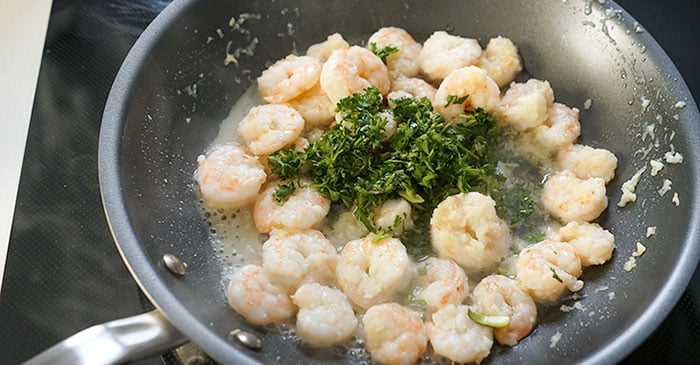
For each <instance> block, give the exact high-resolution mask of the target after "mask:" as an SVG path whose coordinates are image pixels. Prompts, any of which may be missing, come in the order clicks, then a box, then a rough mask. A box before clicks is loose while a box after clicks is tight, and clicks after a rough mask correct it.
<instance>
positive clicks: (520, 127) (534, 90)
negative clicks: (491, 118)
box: [496, 79, 554, 131]
mask: <svg viewBox="0 0 700 365" xmlns="http://www.w3.org/2000/svg"><path fill="white" fill-rule="evenodd" d="M553 103H554V92H553V91H552V87H551V86H550V85H549V81H540V80H535V79H530V80H528V81H527V82H526V83H523V84H520V83H512V84H511V85H510V88H509V89H508V90H507V91H506V93H505V95H503V98H502V99H501V102H500V105H499V106H498V110H496V115H497V116H498V118H499V120H500V121H501V122H502V123H503V124H505V125H506V126H509V127H511V128H513V129H515V130H516V131H524V130H526V129H529V128H534V127H537V126H538V125H541V124H543V123H544V122H545V120H547V117H548V111H549V108H550V107H551V106H552V104H553Z"/></svg>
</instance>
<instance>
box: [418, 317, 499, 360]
mask: <svg viewBox="0 0 700 365" xmlns="http://www.w3.org/2000/svg"><path fill="white" fill-rule="evenodd" d="M425 330H426V332H427V333H428V337H430V344H431V345H432V347H433V350H434V351H435V353H436V354H438V355H440V356H442V357H445V358H447V359H449V360H451V361H454V362H458V363H472V362H476V363H479V362H480V361H481V360H483V359H484V358H486V357H487V356H489V353H490V352H491V346H493V331H492V330H491V328H489V327H486V326H482V325H480V324H478V323H476V322H474V321H472V320H471V318H469V307H468V306H466V305H455V304H448V305H446V306H444V307H442V308H440V309H439V310H438V311H437V312H435V313H433V314H432V316H431V321H430V322H427V323H426V324H425Z"/></svg>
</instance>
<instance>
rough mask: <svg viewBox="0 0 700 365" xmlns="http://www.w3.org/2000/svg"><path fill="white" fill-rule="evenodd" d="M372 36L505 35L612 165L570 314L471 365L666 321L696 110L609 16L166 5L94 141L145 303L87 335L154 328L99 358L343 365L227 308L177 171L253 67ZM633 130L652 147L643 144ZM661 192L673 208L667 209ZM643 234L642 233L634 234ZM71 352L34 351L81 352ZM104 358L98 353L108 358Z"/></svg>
mask: <svg viewBox="0 0 700 365" xmlns="http://www.w3.org/2000/svg"><path fill="white" fill-rule="evenodd" d="M246 14H247V15H246ZM381 26H398V27H402V28H405V29H407V30H408V31H409V32H410V33H411V34H412V35H413V36H414V37H415V38H416V39H417V40H418V41H421V42H422V41H423V40H425V39H426V38H427V36H429V35H430V34H431V33H432V32H433V31H435V30H448V31H450V32H451V33H454V34H459V35H463V36H468V37H472V38H477V39H479V40H480V42H481V44H482V45H485V43H486V41H488V39H489V38H491V37H494V36H497V35H503V36H506V37H509V38H511V39H512V40H513V41H514V42H515V43H516V44H517V45H518V46H519V50H520V54H521V56H522V58H523V61H524V67H525V71H526V73H527V74H529V75H532V76H533V77H536V78H539V79H546V80H549V81H550V82H551V84H552V87H553V89H554V91H555V97H556V99H557V100H558V101H561V102H564V103H566V104H569V105H573V106H578V107H579V108H580V109H581V123H582V131H583V132H582V137H581V139H580V143H584V144H589V145H593V146H596V147H604V148H607V149H610V150H612V151H613V152H614V153H615V154H616V155H617V156H618V158H619V160H620V161H619V166H618V170H617V177H616V178H615V179H614V180H613V181H612V182H611V183H610V184H609V185H608V192H609V196H610V202H611V204H610V207H609V208H608V210H607V211H606V212H605V213H604V214H603V215H602V216H601V218H600V219H599V222H600V224H601V225H603V226H604V227H607V228H609V229H610V230H611V231H612V232H613V233H614V234H615V236H616V244H617V250H616V252H615V254H614V258H613V260H612V262H610V263H608V264H606V265H603V266H601V267H594V268H587V269H586V270H585V272H584V275H583V279H584V280H585V282H586V286H585V288H584V289H583V291H582V292H581V294H582V295H584V296H585V297H584V298H583V299H581V300H580V303H581V304H582V305H583V309H577V310H574V311H572V312H569V313H563V312H562V311H560V310H559V309H558V307H552V308H543V309H542V311H541V312H540V313H539V324H538V327H537V329H536V330H535V331H534V333H533V334H531V335H530V336H529V337H528V338H526V339H525V340H523V341H522V342H521V343H520V344H518V345H517V346H516V347H514V348H500V347H494V349H493V350H492V354H491V355H490V357H489V358H488V359H487V360H486V362H489V363H516V362H517V363H561V362H563V361H566V362H567V363H568V362H588V363H614V362H616V361H619V360H620V359H622V358H623V357H624V356H625V355H626V354H628V353H629V352H630V351H632V350H633V349H634V348H635V347H636V346H638V345H639V344H640V343H641V342H642V341H643V340H644V339H645V338H646V336H648V335H649V334H650V333H651V332H652V331H653V329H654V328H655V327H656V326H657V325H658V324H659V323H660V322H661V320H663V318H664V317H665V316H666V315H667V314H668V312H669V311H670V310H671V309H672V307H673V305H674V304H675V303H676V301H677V300H678V298H679V296H680V295H681V293H682V292H683V290H684V288H685V287H686V285H687V283H688V281H689V280H690V276H691V275H692V273H693V271H694V268H695V266H696V264H697V261H698V258H699V256H700V249H699V247H698V229H699V227H698V216H697V212H698V211H699V209H698V204H699V203H698V201H697V199H696V197H695V191H697V180H698V174H697V173H698V163H699V162H698V157H699V156H700V148H698V146H699V143H698V142H700V141H698V137H699V136H700V131H699V130H698V128H699V126H698V122H700V116H699V115H698V110H697V106H696V104H695V102H694V100H693V99H692V96H691V94H690V92H689V91H688V89H687V87H686V85H685V83H684V82H683V80H682V79H681V77H680V75H679V74H678V72H677V70H676V69H675V68H674V66H673V65H672V63H671V61H670V60H669V59H668V57H667V56H666V55H665V54H664V52H663V51H662V49H661V48H660V47H659V46H658V44H656V42H655V41H654V40H653V39H652V38H651V36H650V35H649V34H647V33H645V32H640V31H638V25H637V24H636V22H635V21H634V19H632V18H631V17H630V16H629V15H628V14H627V13H625V12H624V10H622V9H620V8H619V7H618V6H617V5H616V4H614V3H612V2H609V1H606V2H604V3H603V4H601V3H600V2H598V1H590V0H587V1H575V0H569V1H541V2H528V3H523V2H520V1H508V0H490V1H439V2H425V1H408V0H406V1H381V2H380V1H321V0H315V1H305V2H303V3H301V2H294V1H285V0H277V1H275V2H257V1H256V2H253V1H245V2H244V1H235V2H234V1H223V0H218V1H216V0H209V1H199V0H180V1H175V2H174V3H173V4H172V5H170V6H168V7H167V8H166V9H165V11H163V13H162V14H161V15H159V16H158V17H157V18H156V20H155V21H154V22H153V23H152V24H151V25H150V26H149V27H148V29H146V31H145V32H144V33H143V35H142V36H141V38H140V39H139V40H138V41H137V43H136V44H135V46H134V48H133V49H132V51H131V52H130V54H129V55H128V57H127V59H126V60H125V62H124V64H123V66H122V68H121V70H120V72H119V74H118V76H117V78H116V80H115V83H114V85H113V87H112V91H111V93H110V96H109V99H108V100H107V106H106V109H105V113H104V118H103V124H102V129H101V134H100V151H99V165H100V166H99V167H100V183H101V188H102V195H103V200H104V205H105V210H106V212H107V216H108V219H109V222H110V227H111V229H112V231H113V235H114V238H115V241H116V242H117V245H118V247H119V250H120V252H121V254H122V256H123V258H124V260H125V262H126V263H127V265H128V267H129V269H130V270H131V272H132V274H133V275H134V277H135V279H136V280H137V281H138V282H139V284H140V285H141V287H142V288H143V290H144V292H145V293H146V294H147V295H148V296H149V298H150V299H151V301H152V302H153V304H154V305H155V306H156V307H157V308H158V311H157V312H155V313H150V314H147V315H144V316H143V317H141V318H136V319H127V320H124V321H122V322H119V323H116V324H112V325H111V326H101V327H99V330H94V329H93V332H100V333H101V334H105V333H107V334H108V336H106V337H113V336H117V338H118V339H119V338H121V337H119V336H120V335H121V333H119V332H121V331H126V333H127V334H131V333H133V330H134V327H136V328H137V329H139V330H140V331H141V333H144V332H145V333H153V334H154V335H153V336H151V337H152V338H153V342H152V343H146V344H143V346H141V345H139V346H138V350H137V353H136V354H133V353H130V352H128V351H126V352H120V353H119V356H115V357H114V358H113V359H114V360H115V361H122V360H125V359H127V360H128V359H133V358H135V357H138V356H140V355H143V354H145V353H147V351H145V352H144V350H143V348H144V347H149V346H153V345H155V348H154V349H151V350H153V351H156V352H157V351H162V350H163V349H164V348H166V347H168V346H175V345H177V344H179V343H181V342H183V341H184V340H185V337H186V338H189V339H190V340H192V341H193V342H195V343H196V344H197V345H199V346H200V347H201V348H202V349H203V350H204V351H206V352H207V353H208V354H209V355H211V356H212V357H214V358H215V359H217V360H219V361H222V362H225V363H241V362H263V363H272V362H280V361H283V362H285V363H309V362H324V363H325V362H327V363H345V362H347V359H346V358H342V357H338V356H336V355H334V354H332V353H330V352H325V351H316V350H313V349H310V348H308V347H305V346H303V345H301V344H299V343H298V342H296V341H292V340H290V339H289V338H288V337H285V336H281V335H280V334H278V333H275V332H274V331H268V330H266V329H263V328H258V327H255V326H251V325H249V324H247V323H246V322H245V321H244V320H242V318H241V317H239V316H238V315H236V314H235V313H234V312H233V311H232V310H231V309H229V308H228V306H227V304H226V302H225V297H224V287H225V284H226V280H225V277H224V275H223V272H224V271H225V270H226V268H225V267H224V266H225V265H223V264H222V259H221V257H219V256H218V255H219V254H218V253H217V252H216V250H214V248H213V246H212V244H211V242H210V235H209V227H208V226H207V224H206V222H205V220H204V219H203V217H202V212H201V210H200V207H199V205H198V197H197V194H196V187H195V185H194V182H193V172H194V170H195V168H196V158H197V156H198V155H199V154H201V153H202V152H203V151H205V150H206V148H207V146H208V145H209V144H210V143H211V141H212V140H213V139H214V137H215V136H216V135H217V133H218V128H219V123H220V121H221V120H223V119H224V118H225V117H226V116H227V114H228V113H229V111H230V109H231V107H232V106H233V104H235V102H236V101H237V100H238V99H239V98H240V97H241V95H243V93H244V92H245V91H246V90H247V89H248V88H249V87H250V86H251V85H253V84H254V81H255V78H256V77H257V75H259V74H260V72H261V71H262V70H264V69H265V68H266V67H267V66H268V65H269V64H270V63H271V62H273V61H275V60H277V59H279V58H281V57H284V56H285V55H287V54H289V53H295V52H299V53H301V52H304V50H305V49H306V48H307V47H308V46H309V45H310V44H313V43H316V42H319V41H321V40H323V39H325V37H326V36H327V35H329V34H331V33H333V32H340V33H341V34H343V35H344V36H345V38H346V39H348V40H349V41H350V42H351V43H360V42H362V41H363V40H366V39H367V38H368V36H369V35H370V34H371V33H372V32H374V31H375V30H376V29H378V28H379V27H381ZM232 57H233V58H232ZM234 58H235V61H233V59H234ZM587 100H590V101H591V107H590V108H589V109H585V108H584V105H587V104H588V103H587V102H586V101H587ZM651 124H654V127H653V131H654V133H653V135H650V133H649V132H645V131H647V130H648V129H649V128H648V126H649V125H651ZM657 139H658V145H657V144H656V140H657ZM671 144H672V145H673V149H674V150H675V151H678V152H680V153H681V154H682V155H683V162H682V163H681V164H666V167H665V168H664V170H662V173H661V176H657V177H652V176H650V174H649V170H650V169H649V168H647V170H646V172H645V173H644V174H643V177H642V179H641V181H640V183H639V185H638V186H637V194H638V199H637V202H635V203H633V204H630V205H629V206H628V207H625V208H623V209H620V208H618V207H616V205H615V203H616V202H617V201H618V200H619V198H620V195H621V193H620V187H621V185H622V184H623V182H624V181H625V180H627V179H629V178H630V177H631V176H632V175H633V174H634V173H635V172H636V171H638V170H639V169H640V168H643V167H644V166H648V165H649V161H650V160H651V159H657V158H661V157H663V155H664V153H665V152H667V151H670V150H671ZM663 179H668V180H670V181H672V190H671V191H670V192H669V193H667V194H666V195H664V196H661V195H660V194H659V193H658V192H657V191H658V189H659V188H660V186H661V184H662V182H663ZM674 192H675V193H677V194H678V196H679V200H680V203H679V205H678V206H676V205H674V204H673V203H672V202H671V196H672V194H673V193H674ZM650 226H656V227H657V231H656V232H657V233H656V234H655V235H654V236H652V237H649V238H647V237H645V233H646V228H647V227H650ZM637 241H640V242H643V243H644V244H645V245H646V246H647V247H648V250H647V252H646V253H645V254H644V256H642V257H640V258H638V265H637V267H636V268H635V269H634V270H632V271H631V272H626V271H624V270H623V264H624V263H625V261H626V260H627V259H628V257H629V256H630V254H631V252H633V251H634V250H635V244H636V242H637ZM166 254H171V255H174V256H176V257H178V258H180V259H182V260H183V261H184V262H186V264H187V267H186V273H185V274H184V275H182V276H180V275H176V274H174V273H173V272H172V271H171V270H169V269H168V268H167V267H166V265H165V264H164V261H163V256H164V255H166ZM567 303H568V304H571V302H567ZM144 318H145V321H142V320H143V319H144ZM234 329H242V330H245V331H248V332H250V333H253V334H255V335H257V336H258V337H259V338H260V339H261V340H262V343H263V348H262V350H261V351H254V350H251V349H248V348H246V347H245V346H242V345H241V344H240V343H238V342H236V341H235V340H234V339H232V338H231V337H230V332H231V331H232V330H234ZM557 334H560V335H561V337H560V339H559V341H558V342H556V344H555V345H554V346H552V338H553V336H555V335H557ZM81 335H82V336H83V337H81V338H80V339H81V340H82V339H84V338H86V337H89V336H87V335H85V334H81ZM183 335H184V336H183ZM136 337H138V336H136ZM554 338H556V336H555V337H554ZM76 342H79V341H77V340H75V338H73V342H72V343H71V344H69V345H65V344H64V345H58V347H56V348H52V349H53V350H56V349H59V348H64V349H65V348H69V349H74V350H75V349H76V348H83V347H81V346H78V345H76ZM82 343H83V342H79V344H82ZM90 346H92V347H91V348H92V350H93V351H94V349H96V348H97V347H95V346H94V345H90ZM105 346H106V347H99V348H100V349H103V348H113V347H110V346H113V345H111V344H110V345H105ZM98 351H99V350H98ZM120 351H121V350H120ZM107 352H108V351H102V353H101V354H102V355H103V356H102V358H103V359H104V358H107V356H106V355H107ZM115 352H117V351H115ZM51 355H53V352H52V350H49V351H48V352H47V353H44V354H42V355H40V356H39V357H38V358H37V359H35V361H36V362H37V363H38V362H40V361H42V359H43V361H49V362H53V361H55V359H56V358H51V357H49V356H51ZM59 358H60V357H59ZM63 358H64V359H65V358H66V357H63ZM47 359H53V360H47ZM71 359H74V358H71Z"/></svg>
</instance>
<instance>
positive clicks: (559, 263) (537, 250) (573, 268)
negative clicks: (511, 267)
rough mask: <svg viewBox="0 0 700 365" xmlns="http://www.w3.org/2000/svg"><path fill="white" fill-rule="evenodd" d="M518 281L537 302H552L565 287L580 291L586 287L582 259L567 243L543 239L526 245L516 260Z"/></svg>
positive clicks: (559, 295)
mask: <svg viewBox="0 0 700 365" xmlns="http://www.w3.org/2000/svg"><path fill="white" fill-rule="evenodd" d="M515 273H516V274H515V278H516V280H517V282H518V285H520V287H521V288H522V289H523V290H524V291H525V292H526V293H528V294H530V296H531V297H532V299H533V300H534V301H535V302H539V303H551V302H554V301H555V300H557V299H559V297H561V295H562V294H563V293H564V291H565V290H566V289H569V290H570V291H572V292H577V291H579V290H581V288H583V281H581V280H578V277H579V276H580V275H581V260H580V259H579V256H578V253H577V252H576V250H575V249H574V248H573V247H572V246H571V245H570V244H568V243H563V242H558V241H552V240H544V241H542V242H539V243H536V244H534V245H532V246H529V247H526V248H525V249H523V250H522V251H520V254H519V255H518V259H517V261H516V262H515Z"/></svg>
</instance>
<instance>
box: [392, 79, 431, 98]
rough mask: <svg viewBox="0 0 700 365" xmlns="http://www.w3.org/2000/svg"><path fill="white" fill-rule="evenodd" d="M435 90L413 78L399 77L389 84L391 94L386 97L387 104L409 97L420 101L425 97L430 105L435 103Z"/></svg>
mask: <svg viewBox="0 0 700 365" xmlns="http://www.w3.org/2000/svg"><path fill="white" fill-rule="evenodd" d="M436 92H437V90H436V89H435V88H434V87H433V85H430V84H429V83H427V82H425V81H423V80H422V79H419V78H415V77H410V78H409V77H403V76H399V77H398V78H396V79H395V80H394V81H393V82H392V83H391V92H390V93H389V95H388V96H387V99H388V100H389V102H391V100H392V99H399V98H404V97H411V98H417V99H420V98H422V97H426V98H428V99H429V100H430V103H431V104H434V103H435V93H436Z"/></svg>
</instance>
